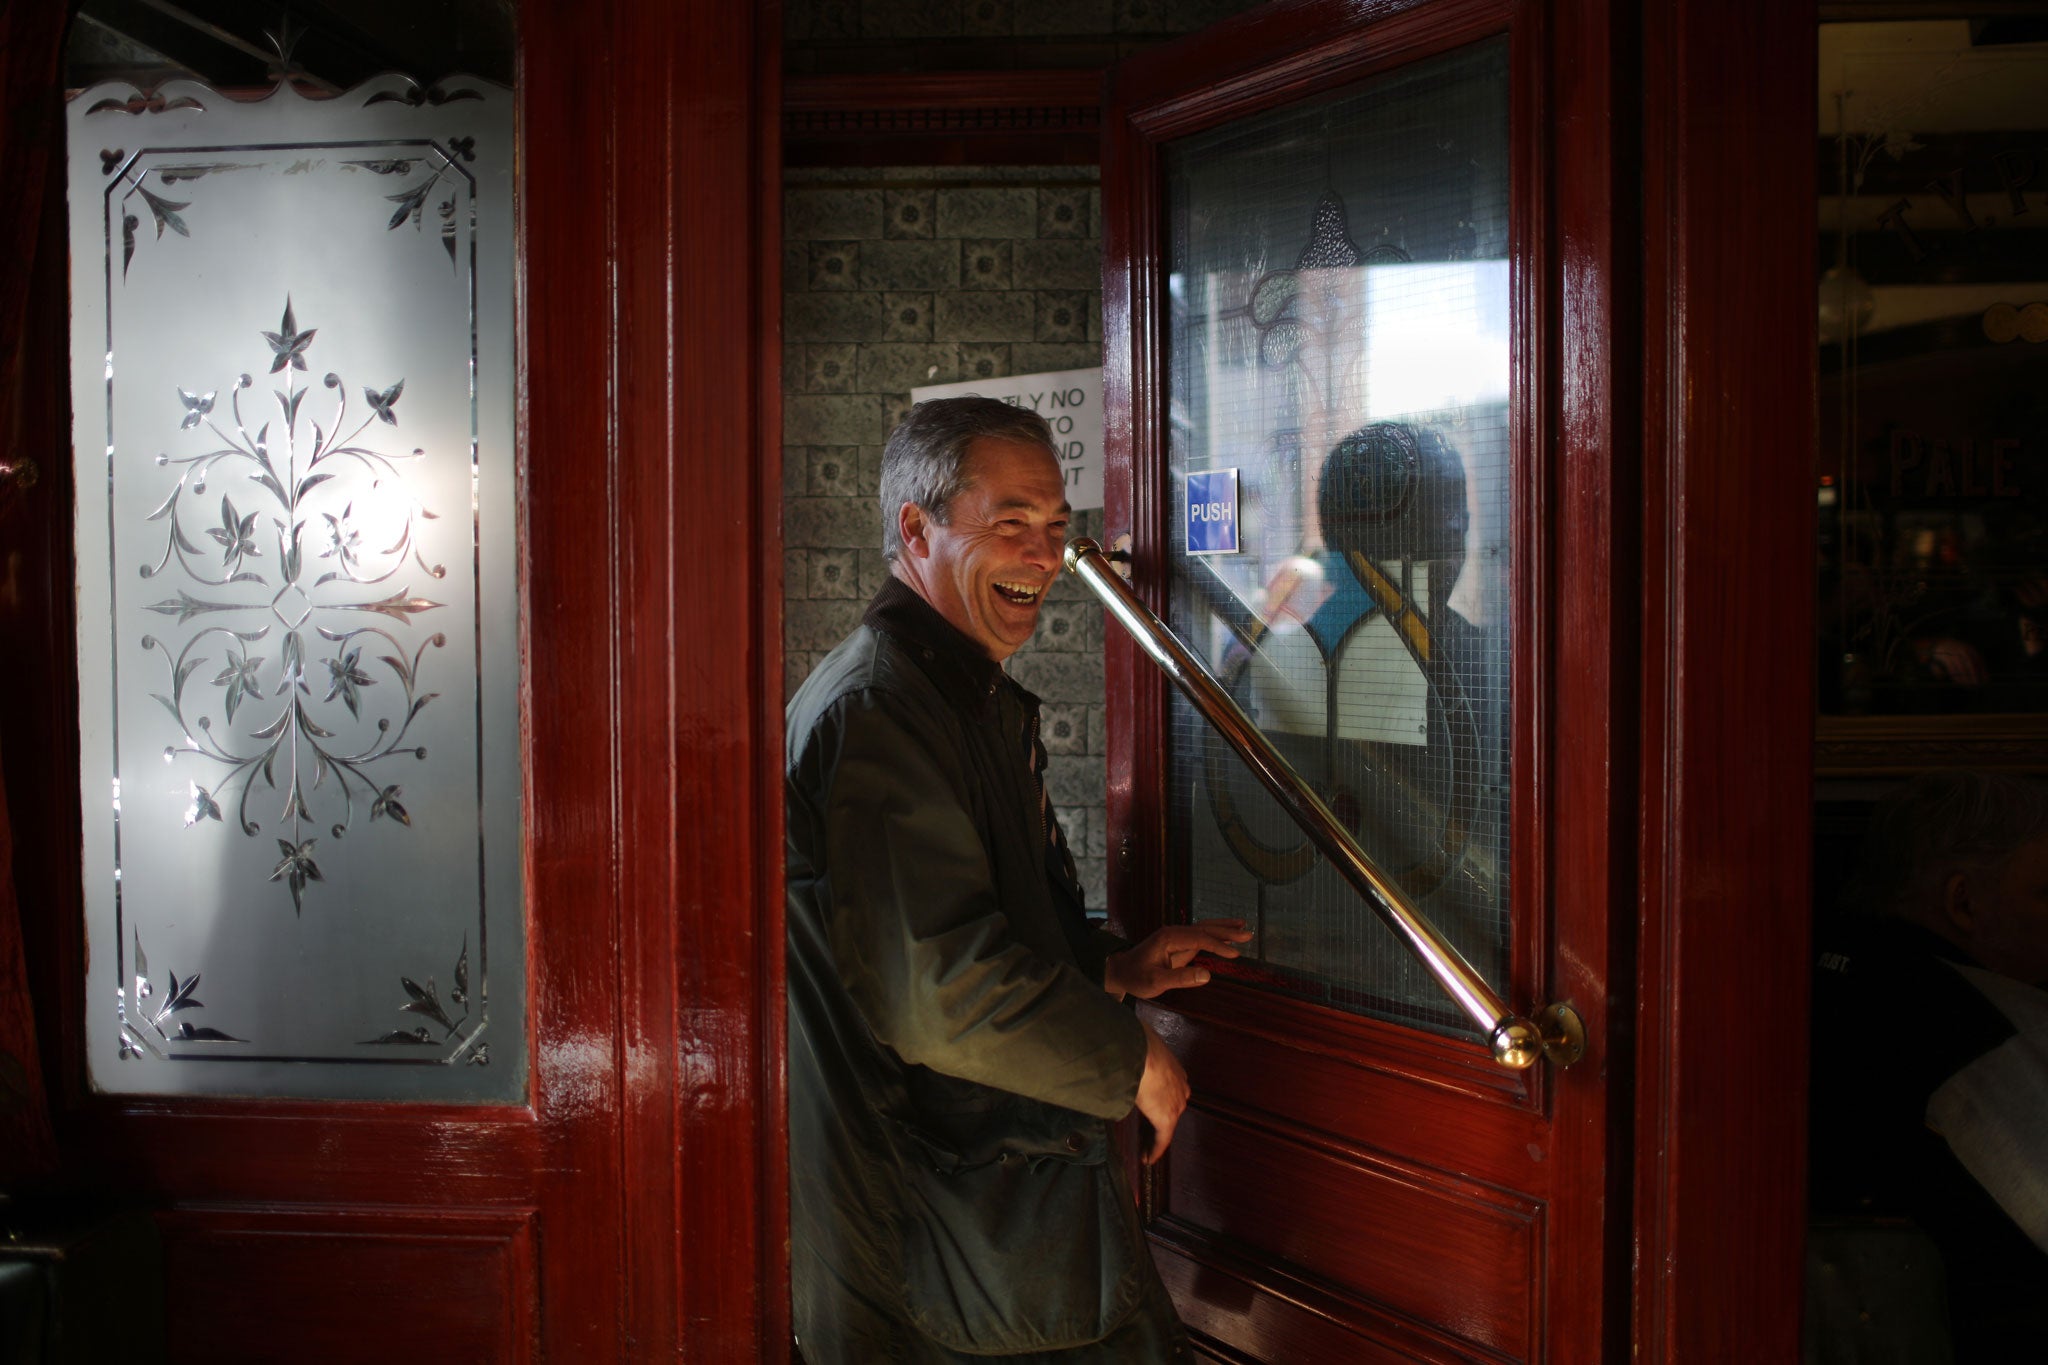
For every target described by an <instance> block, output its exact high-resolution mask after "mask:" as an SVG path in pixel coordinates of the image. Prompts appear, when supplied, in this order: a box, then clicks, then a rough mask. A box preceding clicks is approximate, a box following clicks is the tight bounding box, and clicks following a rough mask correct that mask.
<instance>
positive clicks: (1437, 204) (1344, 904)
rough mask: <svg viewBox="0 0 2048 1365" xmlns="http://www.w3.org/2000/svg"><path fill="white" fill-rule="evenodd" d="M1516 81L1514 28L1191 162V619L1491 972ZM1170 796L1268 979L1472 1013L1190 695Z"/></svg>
mask: <svg viewBox="0 0 2048 1365" xmlns="http://www.w3.org/2000/svg"><path fill="white" fill-rule="evenodd" d="M1507 69H1508V63H1507V45H1506V40H1505V39H1500V40H1492V41H1488V42H1486V43H1483V44H1480V45H1477V46H1474V47H1471V48H1467V49H1463V50H1461V51H1458V52H1456V53H1453V54H1450V55H1448V56H1445V57H1442V58H1438V59H1434V60H1431V61H1428V62H1425V63H1421V64H1418V65H1415V66H1411V67H1407V68H1404V69H1403V70H1400V71H1398V72H1394V73H1391V74H1388V75H1383V76H1378V77H1375V78H1373V79H1371V80H1370V81H1368V82H1366V83H1364V84H1362V85H1359V86H1356V87H1353V88H1351V89H1348V90H1346V91H1343V92H1341V93H1339V94H1337V95H1335V96H1333V97H1330V98H1328V99H1326V100H1323V101H1320V102H1318V103H1315V104H1312V105H1307V106H1301V105H1297V106H1293V107H1290V108H1288V109H1286V110H1283V111H1280V112H1275V113H1269V114H1264V115H1260V116H1257V117H1253V118H1249V119H1245V120H1242V121H1239V122H1236V123H1232V124H1229V125H1227V126H1224V127H1222V128H1218V129H1215V130H1212V131H1210V132H1207V133H1204V134H1201V135H1198V136H1194V137H1190V138H1188V139H1186V140H1184V141H1180V142H1177V143H1175V144H1173V145H1171V146H1170V147H1169V148H1168V156H1167V196H1168V205H1169V214H1170V218H1169V223H1170V228H1169V231H1170V244H1169V271H1170V275H1169V280H1168V295H1169V302H1168V306H1169V308H1170V312H1171V320H1170V323H1169V328H1168V342H1167V349H1168V365H1169V380H1168V398H1169V403H1170V408H1169V414H1168V418H1169V424H1170V431H1169V453H1168V463H1169V479H1170V485H1171V487H1170V493H1169V496H1170V498H1171V499H1172V500H1173V501H1172V502H1171V503H1170V504H1169V505H1170V506H1171V507H1172V508H1174V509H1175V512H1176V515H1175V516H1174V518H1173V520H1174V523H1175V531H1174V533H1173V540H1172V551H1173V554H1172V560H1173V563H1174V587H1173V592H1172V598H1171V602H1170V604H1169V615H1170V623H1171V624H1172V625H1173V627H1174V628H1175V630H1176V632H1177V633H1179V634H1180V635H1181V636H1182V637H1183V638H1185V639H1187V640H1189V641H1190V642H1191V643H1192V644H1193V645H1194V646H1195V647H1196V648H1197V650H1198V651H1200V652H1202V653H1203V654H1204V655H1205V657H1206V660H1207V662H1208V664H1209V666H1210V668H1211V669H1212V671H1214V672H1215V673H1216V675H1217V676H1218V677H1219V678H1220V679H1221V680H1222V681H1223V682H1224V683H1225V685H1226V686H1227V687H1228V688H1229V689H1230V691H1231V693H1232V694H1233V695H1234V696H1235V698H1236V699H1237V701H1238V703H1239V704H1240V705H1242V706H1243V707H1245V709H1246V710H1247V711H1248V712H1249V713H1250V715H1251V716H1252V717H1253V719H1254V720H1255V721H1256V722H1257V723H1258V725H1259V726H1260V728H1261V729H1263V730H1264V731H1265V732H1266V734H1267V735H1268V736H1270V737H1271V738H1272V740H1273V741H1274V743H1275V744H1276V745H1277V746H1278V747H1279V748H1280V749H1281V751H1282V752H1283V753H1284V754H1285V755H1286V757H1287V758H1288V760H1289V761H1290V762H1291V763H1292V764H1293V765H1294V767H1295V768H1296V770H1297V771H1298V772H1299V773H1300V774H1301V775H1302V776H1303V777H1304V778H1306V779H1307V780H1308V782H1309V784H1310V785H1311V786H1312V787H1314V789H1315V790H1316V792H1317V793H1318V794H1319V795H1320V796H1321V797H1322V798H1323V800H1324V802H1325V803H1326V804H1327V805H1328V806H1329V807H1330V808H1331V810H1332V811H1333V812H1334V813H1335V814H1336V815H1337V816H1338V818H1339V819H1340V820H1341V821H1342V822H1343V823H1344V824H1345V825H1346V826H1347V828H1348V829H1349V830H1350V832H1351V833H1352V835H1353V836H1354V837H1356V838H1357V840H1358V842H1359V844H1360V845H1361V846H1362V847H1363V848H1364V849H1365V851H1366V852H1367V853H1368V854H1369V855H1370V856H1371V857H1372V858H1373V860H1374V861H1375V862H1376V863H1377V864H1379V866H1380V867H1381V868H1382V869H1383V870H1384V871H1386V872H1387V873H1389V874H1390V875H1391V877H1392V879H1393V880H1394V882H1396V883H1397V884H1398V885H1399V886H1400V887H1402V888H1403V889H1404V890H1405V892H1406V893H1407V895H1408V897H1409V899H1410V900H1411V902H1412V903H1413V904H1414V905H1415V906H1416V907H1417V908H1418V909H1419V910H1421V911H1422V913H1423V914H1424V915H1425V916H1426V917H1428V918H1429V919H1430V920H1432V921H1433V922H1434V923H1435V924H1436V925H1437V926H1438V928H1440V929H1441V930H1443V931H1444V933H1445V935H1446V936H1447V937H1448V938H1449V939H1450V940H1451V941H1452V943H1453V944H1454V945H1456V947H1457V948H1458V949H1459V951H1461V952H1462V953H1464V954H1465V956H1466V957H1467V959H1468V960H1469V961H1470V962H1471V963H1472V964H1473V966H1474V967H1476V968H1477V969H1478V970H1479V972H1480V973H1481V974H1482V975H1483V976H1485V977H1486V978H1487V979H1488V980H1489V981H1490V982H1492V983H1494V984H1495V985H1496V986H1497V987H1499V986H1504V985H1505V981H1506V965H1507V957H1508V937H1509V923H1508V865H1507V852H1508V849H1507V838H1508V833H1507V831H1508V826H1507V817H1508V801H1507V777H1508V772H1507V767H1508V748H1507V745H1508V730H1509V726H1508V717H1509V708H1508V702H1509V697H1508V685H1509V666H1508V640H1509V632H1508V626H1509V622H1508V617H1507V609H1508V601H1509V592H1508V589H1509V581H1508V574H1509V571H1510V564H1511V559H1512V557H1511V555H1510V553H1509V502H1510V499H1509V482H1508V481H1509V477H1510V472H1511V457H1510V450H1509V439H1508V405H1507V399H1508V376H1509V342H1508V338H1509V297H1510V294H1509V266H1508V237H1509V232H1508V227H1509V225H1508V206H1509V194H1508V190H1509V145H1508V107H1509V106H1508V78H1507ZM1233 485H1234V487H1233ZM1170 789H1171V791H1172V793H1173V796H1172V801H1171V804H1170V809H1171V819H1172V820H1173V822H1174V838H1175V844H1174V846H1175V847H1176V848H1177V849H1179V850H1181V851H1182V852H1181V853H1180V854H1178V855H1177V856H1178V857H1180V858H1182V859H1183V866H1184V871H1185V876H1186V878H1187V884H1188V888H1189V899H1190V905H1191V913H1192V914H1193V915H1195V916H1198V917H1199V916H1204V915H1239V916H1243V917H1244V918H1246V919H1247V920H1250V921H1252V923H1253V925H1254V927H1255V929H1256V931H1257V937H1256V939H1255V941H1254V944H1253V951H1252V952H1251V953H1250V954H1248V957H1249V958H1250V959H1251V961H1252V963H1253V967H1252V971H1253V973H1254V974H1255V975H1257V976H1258V977H1260V978H1262V979H1264V980H1265V981H1266V982H1267V983H1269V984H1270V985H1271V986H1272V987H1273V988H1274V989H1277V990H1281V991H1285V992H1287V993H1290V994H1296V995H1301V996H1306V997H1308V998H1311V999H1314V1000H1317V1001H1321V1002H1324V1003H1327V1004H1330V1005H1333V1006H1336V1007H1338V1008H1342V1009H1347V1010H1353V1011H1357V1012H1360V1013H1366V1014H1372V1015H1376V1016H1379V1017H1384V1018H1392V1019H1398V1020H1402V1021H1406V1022H1409V1023H1413V1024H1418V1025H1421V1026H1424V1027H1429V1028H1433V1029H1438V1030H1442V1031H1446V1032H1452V1033H1463V1032H1469V1031H1470V1026H1469V1024H1468V1022H1467V1021H1466V1020H1465V1019H1464V1016H1463V1015H1462V1014H1460V1013H1459V1012H1458V1011H1457V1010H1456V1009H1455V1008H1454V1007H1453V1006H1452V1005H1451V1003H1450V1001H1449V999H1448V997H1446V996H1445V995H1444V993H1443V992H1442V991H1441V990H1440V989H1439V988H1438V986H1437V985H1436V984H1435V982H1434V980H1433V979H1432V978H1431V977H1430V976H1429V975H1428V974H1427V973H1426V972H1425V971H1424V970H1423V969H1422V968H1421V967H1420V965H1419V964H1417V963H1416V962H1415V960H1414V959H1413V958H1412V957H1411V956H1410V955H1409V953H1408V951H1407V950H1406V949H1405V948H1404V947H1403V946H1402V945H1401V943H1400V942H1399V941H1398V940H1396V939H1395V938H1394V936H1393V935H1392V933H1391V932H1389V931H1388V930H1387V929H1386V928H1385V926H1384V925H1383V924H1382V923H1381V922H1380V920H1379V918H1378V916H1377V915H1376V913H1375V912H1374V911H1373V910H1372V909H1371V908H1370V907H1369V906H1368V905H1367V904H1366V903H1364V902H1363V901H1361V900H1360V899H1359V897H1358V896H1357V894H1356V893H1355V892H1353V891H1352V890H1351V888H1350V886H1349V885H1348V883H1346V882H1345V881H1344V880H1343V879H1342V878H1341V877H1339V876H1338V875H1337V873H1336V872H1334V871H1333V870H1332V869H1331V868H1330V867H1329V865H1328V864H1327V863H1326V862H1324V861H1323V860H1322V859H1321V858H1320V857H1319V856H1318V855H1317V854H1316V852H1315V851H1314V849H1313V847H1312V846H1311V845H1310V844H1309V843H1308V840H1307V838H1306V836H1304V835H1303V834H1302V833H1301V832H1300V831H1299V830H1298V829H1297V828H1296V827H1295V826H1294V825H1293V823H1292V822H1291V821H1290V820H1289V819H1288V817H1287V816H1286V815H1285V813H1284V812H1283V811H1282V810H1281V808H1280V807H1279V805H1278V804H1277V803H1276V802H1275V801H1274V800H1273V799H1272V798H1271V797H1270V796H1269V795H1268V794H1267V793H1266V792H1265V791H1264V789H1263V788H1261V787H1260V786H1259V784H1258V783H1257V781H1256V780H1255V779H1254V778H1253V777H1252V776H1251V774H1250V773H1249V771H1248V770H1246V769H1245V767H1244V766H1243V765H1242V764H1241V763H1240V762H1239V761H1238V759H1237V758H1236V757H1235V756H1234V755H1233V754H1232V753H1231V752H1230V750H1229V749H1228V747H1227V746H1226V745H1225V744H1224V742H1223V741H1222V740H1221V739H1220V738H1218V737H1217V736H1216V735H1215V734H1214V733H1213V732H1211V731H1210V729H1209V728H1208V726H1207V724H1206V723H1205V722H1204V721H1203V720H1202V719H1201V717H1200V716H1199V714H1197V713H1196V712H1195V711H1194V710H1193V708H1192V707H1190V706H1188V705H1187V703H1186V702H1185V701H1183V700H1180V699H1178V698H1176V702H1175V708H1174V711H1173V719H1172V754H1171V757H1170Z"/></svg>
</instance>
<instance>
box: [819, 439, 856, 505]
mask: <svg viewBox="0 0 2048 1365" xmlns="http://www.w3.org/2000/svg"><path fill="white" fill-rule="evenodd" d="M859 487H860V447H859V446H812V447H810V478H809V481H808V487H807V489H806V491H807V492H808V493H809V494H810V496H812V497H814V498H849V497H857V496H858V495H859Z"/></svg>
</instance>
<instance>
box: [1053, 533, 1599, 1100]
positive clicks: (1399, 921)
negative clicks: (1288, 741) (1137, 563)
mask: <svg viewBox="0 0 2048 1365" xmlns="http://www.w3.org/2000/svg"><path fill="white" fill-rule="evenodd" d="M1066 563H1067V569H1068V571H1069V572H1071V573H1073V574H1074V575H1075V577H1077V578H1079V579H1080V580H1081V581H1082V582H1083V583H1086V584H1087V585H1088V586H1089V588H1090V589H1092V590H1093V591H1094V593H1095V595H1096V596H1097V597H1099V598H1101V599H1102V604H1103V605H1104V606H1105V607H1107V608H1109V614H1110V615H1112V616H1114V617H1115V618H1116V619H1117V621H1118V623H1119V624H1121V625H1122V626H1123V628H1124V629H1125V630H1127V631H1129V632H1130V634H1131V638H1132V639H1134V640H1136V641H1137V642H1138V645H1139V647H1140V648H1142V649H1143V650H1144V651H1145V652H1146V653H1147V654H1149V655H1150V656H1151V657H1152V661H1153V662H1154V663H1156V664H1158V665H1159V667H1160V668H1161V669H1162V670H1163V671H1164V672H1165V674H1166V676H1167V677H1168V678H1169V679H1171V680H1172V682H1173V685H1174V686H1175V687H1178V688H1179V689H1180V690H1181V692H1182V693H1183V694H1184V695H1185V696H1186V697H1187V699H1188V700H1189V701H1191V702H1193V703H1194V704H1195V709H1196V710H1198V711H1200V712H1201V713H1202V715H1203V717H1204V718H1205V719H1206V720H1207V721H1208V722H1209V724H1210V725H1211V726H1213V727H1214V728H1215V730H1216V733H1217V734H1219V735H1221V736H1223V738H1224V740H1225V741H1226V742H1228V743H1229V745H1230V747H1231V748H1233V749H1235V750H1236V751H1237V753H1238V756H1239V757H1241V758H1242V759H1244V761H1245V763H1246V764H1248V765H1249V766H1250V767H1251V770H1252V772H1253V773H1255V774H1256V775H1257V776H1258V779H1259V781H1261V782H1263V783H1264V784H1265V786H1266V790H1267V791H1270V792H1271V793H1273V795H1274V797H1275V798H1276V799H1277V800H1278V801H1279V802H1280V804H1281V805H1282V806H1283V807H1285V808H1286V810H1287V813H1288V814H1289V815H1291V816H1293V817H1294V822H1295V823H1296V824H1298V825H1300V826H1301V828H1302V831H1303V832H1304V833H1306V834H1307V835H1308V837H1309V838H1310V839H1311V840H1312V841H1314V843H1315V845H1316V847H1317V848H1319V849H1321V850H1322V852H1323V856H1324V857H1326V858H1328V859H1329V860H1330V862H1331V864H1332V865H1333V866H1335V867H1336V869H1337V870H1338V871H1339V872H1340V873H1342V874H1343V875H1344V879H1345V880H1346V881H1348V882H1350V883H1351V885H1352V888H1353V889H1354V890H1356V891H1357V892H1358V894H1359V895H1360V896H1362V897H1364V899H1365V902H1366V904H1368V905H1370V906H1372V908H1373V909H1374V910H1376V911H1378V912H1379V916H1380V918H1381V919H1383V920H1385V921H1386V924H1387V927H1388V928H1390V929H1392V930H1393V931H1394V933H1395V934H1396V935H1398V936H1399V937H1400V939H1401V941H1402V942H1404V943H1406V944H1407V945H1408V948H1409V951H1411V952H1413V953H1414V954H1415V956H1416V957H1418V958H1420V959H1421V960H1422V965H1423V966H1424V967H1426V968H1428V969H1429V974H1430V975H1431V976H1434V977H1435V978H1436V979H1437V983H1438V984H1439V985H1441V986H1442V987H1443V988H1444V990H1445V991H1446V992H1447V993H1448V994H1449V995H1450V997H1451V999H1452V1000H1454V1001H1456V1002H1457V1004H1458V1008H1460V1009H1462V1010H1463V1011H1464V1012H1465V1013H1466V1014H1467V1015H1468V1016H1470V1018H1471V1019H1472V1021H1473V1022H1474V1023H1476V1024H1478V1025H1479V1027H1480V1028H1481V1029H1482V1030H1484V1031H1485V1033H1486V1037H1487V1041H1488V1043H1489V1044H1490V1046H1491V1047H1492V1050H1493V1059H1494V1060H1495V1061H1497V1062H1499V1063H1500V1064H1501V1065H1502V1066H1508V1067H1514V1068H1517V1069H1520V1068H1524V1067H1529V1066H1533V1065H1534V1064H1535V1062H1536V1057H1537V1054H1538V1053H1541V1054H1542V1055H1544V1056H1546V1057H1548V1058H1550V1060H1551V1061H1553V1062H1556V1063H1557V1064H1558V1065H1559V1066H1570V1065H1571V1064H1572V1063H1573V1062H1576V1061H1577V1060H1578V1059H1579V1058H1580V1057H1581V1056H1583V1055H1584V1054H1585V1050H1586V1030H1585V1025H1584V1024H1583V1023H1582V1022H1581V1021H1580V1019H1579V1015H1578V1011H1576V1010H1574V1009H1573V1008H1572V1007H1571V1006H1570V1005H1565V1004H1556V1005H1549V1006H1546V1007H1545V1008H1544V1009H1543V1010H1541V1011H1540V1012H1538V1014H1537V1016H1536V1018H1535V1019H1534V1020H1530V1019H1525V1018H1523V1017H1522V1016H1521V1015H1518V1014H1514V1013H1512V1012H1510V1011H1509V1009H1508V1007H1507V1005H1506V1004H1505V1003H1503V1002H1502V1000H1501V998H1500V997H1499V996H1497V995H1495V994H1494V993H1493V988H1492V987H1490V986H1488V985H1487V984H1486V981H1485V980H1484V978H1482V977H1481V976H1480V975H1479V973H1478V972H1476V971H1474V970H1473V968H1472V964H1471V963H1469V962H1467V961H1466V960H1465V958H1464V956H1463V954H1461V953H1459V951H1458V950H1457V949H1456V948H1454V947H1452V946H1451V944H1450V941H1449V940H1447V939H1446V938H1445V937H1444V936H1443V935H1442V934H1441V933H1439V932H1437V928H1436V926H1435V925H1433V924H1431V923H1430V922H1429V921H1428V920H1426V919H1424V918H1423V917H1422V915H1421V914H1420V913H1419V912H1418V911H1417V910H1416V909H1415V907H1414V906H1412V905H1410V904H1408V900H1407V897H1406V896H1404V895H1403V894H1402V893H1401V890H1400V888H1399V887H1397V886H1395V885H1394V883H1393V881H1392V879H1391V878H1389V877H1388V876H1387V875H1386V874H1385V873H1384V872H1382V871H1380V869H1379V868H1378V867H1377V866H1376V865H1375V864H1374V863H1373V861H1372V859H1371V858H1370V857H1369V856H1367V854H1366V852H1365V850H1364V849H1362V848H1360V847H1359V846H1358V841H1357V840H1355V839H1353V838H1352V837H1351V835H1350V834H1349V833H1348V832H1347V831H1346V830H1345V829H1344V827H1343V826H1342V825H1340V824H1338V823H1337V817H1336V816H1334V815H1332V814H1331V813H1330V808H1329V807H1328V806H1326V805H1324V804H1323V799H1322V798H1321V797H1319V796H1317V795H1316V794H1315V791H1314V790H1313V789H1312V788H1311V787H1310V786H1309V785H1308V783H1306V782H1304V781H1303V780H1302V778H1301V775H1300V774H1299V773H1297V772H1295V771H1294V768H1293V766H1292V765H1290V764H1289V763H1288V761H1287V760H1286V759H1285V758H1284V757H1282V756H1281V754H1280V751H1279V750H1278V749H1276V748H1274V747H1273V741H1271V740H1270V739H1267V738H1266V736H1265V733H1264V732H1263V731H1261V730H1260V729H1259V727H1258V726H1256V725H1254V724H1253V723H1252V721H1251V718H1250V717H1249V716H1247V715H1245V713H1244V712H1243V711H1242V710H1241V709H1240V708H1239V707H1238V704H1237V703H1236V702H1235V701H1233V700H1232V699H1231V696H1230V694H1229V693H1228V692H1226V691H1224V689H1223V685H1222V684H1221V683H1219V682H1217V681H1216V679H1215V677H1214V676H1213V675H1212V674H1211V673H1210V672H1209V670H1208V669H1206V668H1204V667H1203V666H1202V663H1201V661H1200V660H1199V659H1197V658H1196V657H1195V656H1194V655H1193V654H1192V653H1190V652H1189V650H1188V647H1187V646H1186V645H1184V644H1182V643H1181V642H1180V640H1179V639H1178V638H1177V637H1176V636H1175V635H1174V633H1173V632H1172V631H1171V630H1169V629H1167V627H1166V624H1165V623H1164V622H1163V621H1161V620H1160V619H1159V618H1158V617H1157V616H1155V615H1153V614H1152V611H1151V609H1150V608H1148V607H1147V606H1146V605H1145V604H1144V603H1143V602H1140V601H1139V600H1138V598H1137V595H1136V594H1135V593H1133V592H1132V591H1131V590H1130V588H1129V587H1128V586H1127V585H1126V584H1125V583H1124V580H1123V578H1122V577H1121V576H1120V575H1119V574H1118V573H1117V572H1116V570H1115V569H1114V568H1113V567H1112V566H1111V565H1110V563H1109V558H1108V556H1107V555H1105V554H1104V553H1103V550H1102V547H1101V546H1100V545H1097V544H1096V543H1095V542H1094V541H1092V540H1088V539H1085V538H1083V539H1078V540H1072V541H1069V542H1068V543H1067V554H1066Z"/></svg>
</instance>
